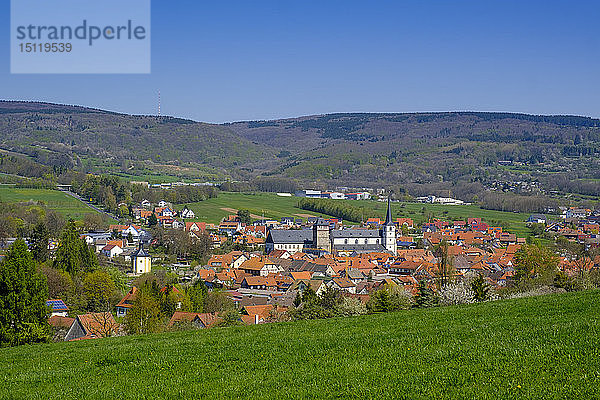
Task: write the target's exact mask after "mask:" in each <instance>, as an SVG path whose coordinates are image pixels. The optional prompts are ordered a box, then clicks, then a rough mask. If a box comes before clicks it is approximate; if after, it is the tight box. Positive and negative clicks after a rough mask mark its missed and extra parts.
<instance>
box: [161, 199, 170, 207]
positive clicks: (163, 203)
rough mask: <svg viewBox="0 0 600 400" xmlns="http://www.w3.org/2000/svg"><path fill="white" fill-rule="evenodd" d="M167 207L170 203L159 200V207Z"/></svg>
mask: <svg viewBox="0 0 600 400" xmlns="http://www.w3.org/2000/svg"><path fill="white" fill-rule="evenodd" d="M169 205H170V203H169V202H167V201H164V200H161V201H159V202H158V206H159V207H168V206H169Z"/></svg>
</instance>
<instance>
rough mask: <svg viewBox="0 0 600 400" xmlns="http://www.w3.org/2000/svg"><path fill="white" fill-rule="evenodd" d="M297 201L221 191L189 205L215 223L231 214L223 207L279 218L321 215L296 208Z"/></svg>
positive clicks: (261, 194) (201, 218) (207, 220)
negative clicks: (214, 195)
mask: <svg viewBox="0 0 600 400" xmlns="http://www.w3.org/2000/svg"><path fill="white" fill-rule="evenodd" d="M297 202H298V198H297V197H280V196H277V195H276V194H274V193H256V194H247V193H229V192H221V193H219V196H218V197H217V198H214V199H209V200H206V201H202V202H198V203H191V204H188V207H189V208H190V209H192V210H193V211H194V213H195V214H196V217H197V219H199V220H201V221H206V222H213V223H218V222H219V221H220V220H221V219H222V218H223V217H226V216H228V215H230V214H231V213H230V212H229V211H224V210H222V209H221V208H233V209H236V210H239V209H247V210H250V212H251V213H252V214H256V215H262V213H263V211H264V214H265V217H266V218H277V219H280V218H281V217H290V216H296V214H310V215H320V214H317V213H313V212H310V211H305V210H301V209H299V208H296V203H297Z"/></svg>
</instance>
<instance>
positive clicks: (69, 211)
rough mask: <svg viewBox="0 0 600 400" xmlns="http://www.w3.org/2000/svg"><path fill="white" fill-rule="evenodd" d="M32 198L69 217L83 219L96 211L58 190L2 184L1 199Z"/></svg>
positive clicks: (21, 200)
mask: <svg viewBox="0 0 600 400" xmlns="http://www.w3.org/2000/svg"><path fill="white" fill-rule="evenodd" d="M30 200H31V201H40V202H43V203H44V204H45V205H46V206H47V207H48V208H50V209H51V210H55V211H57V212H59V213H61V214H63V215H64V216H65V217H67V218H73V219H82V218H83V216H84V215H85V214H93V213H96V211H94V210H93V209H91V208H89V207H87V206H86V205H85V204H83V203H82V202H80V201H79V200H77V199H74V198H73V197H71V196H69V195H67V194H65V193H63V192H61V191H58V190H48V189H21V188H15V187H13V186H8V185H0V201H3V202H6V203H19V202H27V201H30Z"/></svg>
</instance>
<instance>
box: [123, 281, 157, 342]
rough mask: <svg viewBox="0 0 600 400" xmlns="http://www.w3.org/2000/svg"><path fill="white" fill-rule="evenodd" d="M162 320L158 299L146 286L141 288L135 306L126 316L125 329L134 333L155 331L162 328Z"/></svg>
mask: <svg viewBox="0 0 600 400" xmlns="http://www.w3.org/2000/svg"><path fill="white" fill-rule="evenodd" d="M161 322H162V321H161V313H160V305H159V303H158V301H157V300H156V299H155V298H154V296H152V295H151V294H150V293H149V292H148V291H147V290H146V288H139V289H138V291H137V294H136V298H135V301H134V302H133V306H132V307H131V308H130V309H129V311H128V312H127V315H126V316H125V329H126V330H127V332H128V333H130V334H134V335H135V334H145V333H154V332H158V331H159V330H160V329H161Z"/></svg>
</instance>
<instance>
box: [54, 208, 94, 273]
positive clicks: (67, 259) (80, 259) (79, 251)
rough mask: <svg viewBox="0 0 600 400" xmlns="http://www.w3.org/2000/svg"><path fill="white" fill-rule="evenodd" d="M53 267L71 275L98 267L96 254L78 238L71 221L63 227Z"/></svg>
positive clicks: (73, 223)
mask: <svg viewBox="0 0 600 400" xmlns="http://www.w3.org/2000/svg"><path fill="white" fill-rule="evenodd" d="M54 267H55V268H59V269H62V270H64V271H67V272H68V273H70V274H71V275H75V274H77V272H79V271H81V270H83V271H90V272H91V271H93V270H94V269H96V268H97V267H98V259H97V258H96V254H95V253H94V252H93V251H92V250H91V249H90V248H89V247H88V246H87V244H86V243H85V240H83V239H81V238H80V237H79V233H78V232H77V228H76V226H75V222H74V221H73V220H71V221H69V223H68V224H67V226H65V229H64V230H63V233H62V235H61V237H60V244H59V246H58V249H57V250H56V257H55V259H54Z"/></svg>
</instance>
